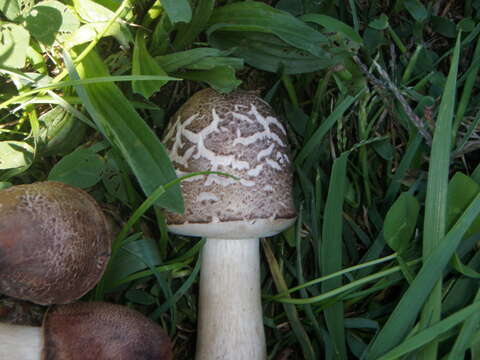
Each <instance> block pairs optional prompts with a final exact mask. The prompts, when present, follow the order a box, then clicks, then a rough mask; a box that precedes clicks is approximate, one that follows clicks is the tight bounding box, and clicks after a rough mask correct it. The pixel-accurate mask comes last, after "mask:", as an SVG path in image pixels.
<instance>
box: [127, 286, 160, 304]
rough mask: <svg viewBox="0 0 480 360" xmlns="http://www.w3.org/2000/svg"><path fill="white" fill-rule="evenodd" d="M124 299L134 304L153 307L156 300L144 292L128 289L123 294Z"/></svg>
mask: <svg viewBox="0 0 480 360" xmlns="http://www.w3.org/2000/svg"><path fill="white" fill-rule="evenodd" d="M125 297H126V298H127V299H128V300H129V301H131V302H133V303H136V304H140V305H153V304H155V303H156V301H157V298H156V297H155V296H153V295H151V294H149V293H148V292H146V291H145V290H140V289H130V290H128V291H127V292H126V293H125Z"/></svg>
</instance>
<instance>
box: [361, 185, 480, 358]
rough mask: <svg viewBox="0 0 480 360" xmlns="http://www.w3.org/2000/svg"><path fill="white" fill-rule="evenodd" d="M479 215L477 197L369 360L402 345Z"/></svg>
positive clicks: (404, 299) (389, 322)
mask: <svg viewBox="0 0 480 360" xmlns="http://www.w3.org/2000/svg"><path fill="white" fill-rule="evenodd" d="M479 214H480V194H479V195H477V196H476V197H475V199H474V200H473V201H472V203H471V204H470V205H469V206H468V208H467V209H466V210H465V212H464V213H463V214H462V216H461V217H460V218H459V219H458V221H457V222H456V223H455V225H454V226H453V227H452V229H451V230H450V231H449V232H448V234H447V235H446V236H445V238H444V239H442V241H441V242H440V243H439V245H438V247H437V248H436V249H434V250H433V251H432V252H431V253H430V255H429V256H428V257H427V259H426V260H425V262H424V265H423V266H422V268H421V269H420V271H419V272H418V274H417V276H416V277H415V279H414V280H413V282H412V284H411V285H410V286H409V287H408V289H407V290H406V291H405V293H404V294H403V296H402V298H401V299H400V301H399V303H398V304H397V306H396V308H395V310H394V311H393V313H392V315H391V316H390V317H389V318H388V320H387V322H386V324H385V325H384V326H383V328H382V330H380V332H379V333H378V335H377V336H376V338H375V339H374V341H373V343H372V344H371V346H370V349H369V350H368V352H367V355H366V359H367V360H376V359H378V358H379V357H380V356H381V355H383V354H385V353H386V352H388V351H389V350H391V349H392V348H394V347H395V346H397V345H398V344H399V343H400V342H402V340H403V339H404V338H405V336H406V335H407V334H408V332H409V331H410V329H411V328H412V326H413V324H414V323H415V319H416V318H417V315H418V314H419V312H420V309H421V307H422V305H423V304H424V302H425V301H426V299H427V297H428V296H429V294H430V292H431V290H432V289H433V287H434V286H435V283H436V281H438V279H440V278H441V277H442V271H443V270H444V269H445V267H446V266H447V265H448V262H449V261H450V259H451V257H452V256H453V254H454V253H455V250H456V248H457V247H458V245H459V244H460V242H461V240H462V238H463V236H464V235H465V233H466V232H467V230H468V228H469V227H470V225H471V224H472V223H473V221H474V220H475V219H476V217H477V216H478V215H479Z"/></svg>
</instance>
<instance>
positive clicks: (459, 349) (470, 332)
mask: <svg viewBox="0 0 480 360" xmlns="http://www.w3.org/2000/svg"><path fill="white" fill-rule="evenodd" d="M473 303H474V304H478V303H480V290H479V291H477V295H476V296H475V299H474V300H473ZM457 314H458V313H457ZM479 321H480V312H478V311H477V312H475V313H474V314H472V315H471V316H469V318H468V319H467V320H466V321H465V323H464V324H463V326H462V329H461V330H460V333H459V334H458V336H457V339H456V340H455V344H454V345H453V347H452V351H450V354H448V357H447V360H457V359H464V358H465V351H466V350H467V349H468V348H469V347H470V345H471V341H472V339H473V336H474V334H475V332H476V331H477V329H478V323H479Z"/></svg>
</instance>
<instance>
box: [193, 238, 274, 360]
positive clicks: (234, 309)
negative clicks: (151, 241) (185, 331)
mask: <svg viewBox="0 0 480 360" xmlns="http://www.w3.org/2000/svg"><path fill="white" fill-rule="evenodd" d="M200 284H201V285H200V299H199V301H200V313H199V321H198V324H199V325H198V338H197V353H196V359H197V360H207V359H218V360H220V359H225V360H226V359H228V360H245V359H248V360H264V359H266V350H265V349H266V347H265V333H264V329H263V318H262V305H261V292H260V250H259V239H235V240H233V239H226V240H224V239H209V240H207V242H206V243H205V245H204V247H203V250H202V269H201V275H200Z"/></svg>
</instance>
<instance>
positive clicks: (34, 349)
mask: <svg viewBox="0 0 480 360" xmlns="http://www.w3.org/2000/svg"><path fill="white" fill-rule="evenodd" d="M0 338H1V342H0V359H11V360H150V359H155V360H171V359H172V348H171V343H170V339H169V338H168V336H167V335H166V333H165V332H164V331H163V329H162V328H161V327H160V326H159V325H157V324H155V323H154V322H152V321H151V320H150V319H148V318H146V317H145V316H143V315H142V314H140V313H138V312H137V311H135V310H132V309H129V308H127V307H124V306H121V305H114V304H108V303H100V302H92V303H74V304H68V305H58V306H54V307H52V308H50V309H49V310H48V311H47V313H46V315H45V317H44V320H43V326H42V327H41V328H40V327H30V326H21V325H8V324H0Z"/></svg>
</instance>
